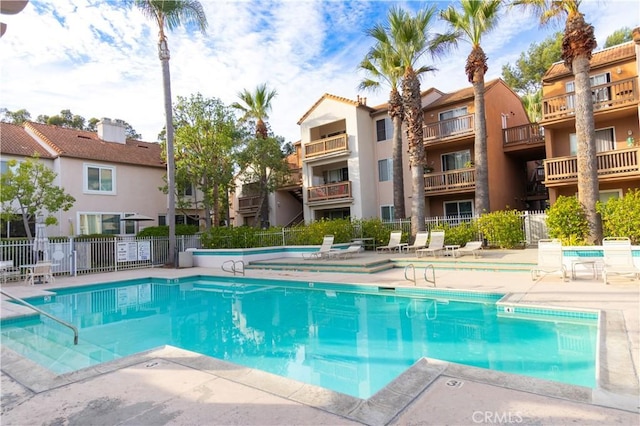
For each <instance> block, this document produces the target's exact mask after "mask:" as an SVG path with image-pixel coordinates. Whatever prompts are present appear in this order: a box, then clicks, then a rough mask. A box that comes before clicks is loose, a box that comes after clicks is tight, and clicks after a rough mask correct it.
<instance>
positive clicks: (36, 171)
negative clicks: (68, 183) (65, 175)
mask: <svg viewBox="0 0 640 426" xmlns="http://www.w3.org/2000/svg"><path fill="white" fill-rule="evenodd" d="M8 166H9V168H8V170H7V171H6V172H4V173H3V174H2V176H1V177H0V205H1V206H2V212H1V213H0V215H1V216H2V219H4V220H12V219H13V218H14V217H15V216H21V217H22V223H23V224H24V228H25V230H26V231H27V237H28V238H29V239H31V238H32V235H31V229H30V228H29V222H30V221H31V220H35V218H36V217H37V216H41V215H44V214H45V213H46V215H47V216H46V217H45V223H46V224H47V225H55V224H56V223H57V219H56V217H55V216H54V215H53V214H54V213H56V212H57V211H60V210H64V211H67V210H69V209H70V208H71V207H73V203H74V202H75V201H76V200H75V198H73V197H72V196H71V195H69V194H67V193H66V192H65V191H64V188H60V187H58V186H57V185H55V183H54V181H55V179H56V178H57V174H56V173H55V172H54V171H53V170H51V169H50V168H48V167H47V166H46V165H44V164H43V163H42V162H40V161H39V159H38V158H37V157H34V158H26V159H25V160H24V161H21V162H19V163H18V161H17V160H9V161H8Z"/></svg>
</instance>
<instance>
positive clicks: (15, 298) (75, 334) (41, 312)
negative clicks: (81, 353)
mask: <svg viewBox="0 0 640 426" xmlns="http://www.w3.org/2000/svg"><path fill="white" fill-rule="evenodd" d="M0 293H1V294H4V295H5V296H7V297H8V298H10V299H13V300H15V301H16V302H19V303H22V304H23V305H24V306H26V307H28V308H31V309H33V310H34V311H36V312H38V313H39V314H41V315H44V316H45V317H47V318H50V319H52V320H54V321H55V322H57V323H59V324H62V325H64V326H65V327H69V328H70V329H71V330H73V344H74V345H77V344H78V329H77V328H76V326H74V325H73V324H69V323H68V322H66V321H64V320H61V319H60V318H56V317H54V316H53V315H51V314H50V313H48V312H45V311H43V310H42V309H40V308H36V307H35V306H33V305H32V304H31V303H29V302H27V301H26V300H23V299H21V298H19V297H17V296H14V295H12V294H9V293H7V292H6V291H4V290H1V289H0Z"/></svg>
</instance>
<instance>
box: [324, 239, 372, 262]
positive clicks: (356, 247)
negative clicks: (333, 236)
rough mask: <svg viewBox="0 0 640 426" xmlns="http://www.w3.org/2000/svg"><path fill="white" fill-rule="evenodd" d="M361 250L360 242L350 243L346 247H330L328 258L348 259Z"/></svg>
mask: <svg viewBox="0 0 640 426" xmlns="http://www.w3.org/2000/svg"><path fill="white" fill-rule="evenodd" d="M362 250H363V247H362V244H360V243H351V244H350V245H349V247H347V248H346V249H331V251H329V254H328V257H329V258H330V259H334V258H335V259H348V258H350V257H351V256H353V255H354V254H356V253H360V252H361V251H362Z"/></svg>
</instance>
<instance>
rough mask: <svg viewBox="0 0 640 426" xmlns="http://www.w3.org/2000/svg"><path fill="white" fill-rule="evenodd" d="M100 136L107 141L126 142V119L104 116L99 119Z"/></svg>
mask: <svg viewBox="0 0 640 426" xmlns="http://www.w3.org/2000/svg"><path fill="white" fill-rule="evenodd" d="M98 137H99V138H100V139H102V140H103V141H105V142H116V143H121V144H124V143H126V142H127V136H126V129H125V125H124V121H123V120H111V119H110V118H105V117H103V118H102V119H101V120H100V121H98Z"/></svg>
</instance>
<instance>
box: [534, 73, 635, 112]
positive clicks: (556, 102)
mask: <svg viewBox="0 0 640 426" xmlns="http://www.w3.org/2000/svg"><path fill="white" fill-rule="evenodd" d="M591 93H592V99H593V110H594V112H598V111H602V110H605V109H609V108H614V107H619V106H624V105H633V104H637V102H638V88H637V86H636V79H635V78H629V79H627V80H620V81H617V82H615V83H607V84H600V85H598V86H593V87H592V88H591ZM573 114H575V93H567V94H566V95H560V96H553V97H551V98H546V99H543V100H542V119H543V120H554V119H559V118H563V117H569V116H572V115H573Z"/></svg>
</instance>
